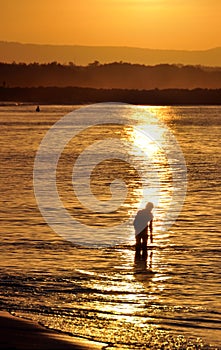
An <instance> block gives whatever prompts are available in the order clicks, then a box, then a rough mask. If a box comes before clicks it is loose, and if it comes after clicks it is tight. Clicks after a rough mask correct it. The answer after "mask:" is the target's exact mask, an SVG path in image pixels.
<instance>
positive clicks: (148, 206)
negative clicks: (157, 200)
mask: <svg viewBox="0 0 221 350" xmlns="http://www.w3.org/2000/svg"><path fill="white" fill-rule="evenodd" d="M153 207H154V205H153V203H152V202H148V203H147V204H146V209H147V210H148V211H151V210H152V209H153Z"/></svg>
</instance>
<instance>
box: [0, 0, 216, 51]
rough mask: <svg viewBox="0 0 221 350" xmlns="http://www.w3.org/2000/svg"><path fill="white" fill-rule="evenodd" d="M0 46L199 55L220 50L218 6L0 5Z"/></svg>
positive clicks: (157, 2)
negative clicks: (81, 47)
mask: <svg viewBox="0 0 221 350" xmlns="http://www.w3.org/2000/svg"><path fill="white" fill-rule="evenodd" d="M0 8H1V20H0V40H3V41H17V42H22V43H41V44H71V45H91V46H94V45H98V46H103V45H105V46H133V47H144V48H155V49H187V50H200V49H208V48H212V47H217V46H221V24H220V23H221V22H220V17H221V0H37V1H30V0H19V1H18V0H10V1H9V0H0Z"/></svg>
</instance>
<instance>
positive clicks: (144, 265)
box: [134, 251, 154, 281]
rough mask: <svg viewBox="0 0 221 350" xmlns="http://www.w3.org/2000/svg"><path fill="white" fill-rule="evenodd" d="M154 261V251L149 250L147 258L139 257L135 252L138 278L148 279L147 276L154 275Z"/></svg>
mask: <svg viewBox="0 0 221 350" xmlns="http://www.w3.org/2000/svg"><path fill="white" fill-rule="evenodd" d="M152 261H153V252H152V251H148V252H147V254H146V259H144V257H142V259H141V258H140V257H138V256H137V255H136V253H135V259H134V275H135V276H136V278H137V279H138V280H141V281H143V280H146V277H147V276H149V275H152V274H153V273H154V272H153V271H152Z"/></svg>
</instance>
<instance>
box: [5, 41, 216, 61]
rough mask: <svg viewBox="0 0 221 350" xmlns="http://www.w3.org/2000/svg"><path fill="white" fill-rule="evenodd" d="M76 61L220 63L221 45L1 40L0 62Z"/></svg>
mask: <svg viewBox="0 0 221 350" xmlns="http://www.w3.org/2000/svg"><path fill="white" fill-rule="evenodd" d="M13 61H14V62H24V63H30V62H39V63H48V62H53V61H57V62H59V63H68V62H73V63H74V64H76V65H87V64H88V63H91V62H94V61H99V62H100V63H109V62H120V61H123V62H130V63H138V64H145V65H155V64H161V63H169V64H184V65H203V66H215V67H216V66H217V67H219V66H221V47H217V48H211V49H208V50H200V51H197V50H193V51H187V50H158V49H148V48H136V47H117V46H80V45H42V44H22V43H17V42H6V41H0V62H6V63H11V62H13Z"/></svg>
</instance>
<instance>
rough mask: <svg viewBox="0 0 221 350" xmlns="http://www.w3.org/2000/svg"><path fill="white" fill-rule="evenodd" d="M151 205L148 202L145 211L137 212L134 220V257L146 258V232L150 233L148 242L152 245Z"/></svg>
mask: <svg viewBox="0 0 221 350" xmlns="http://www.w3.org/2000/svg"><path fill="white" fill-rule="evenodd" d="M152 209H153V203H151V202H148V203H147V205H146V207H145V209H142V210H139V211H138V213H137V215H136V217H135V219H134V223H133V224H134V228H135V237H136V257H137V258H139V257H140V256H141V250H142V258H143V259H146V258H147V242H148V231H149V232H150V242H151V243H153V214H152Z"/></svg>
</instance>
